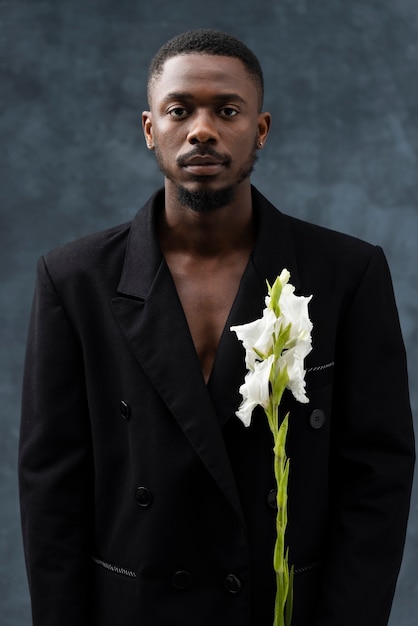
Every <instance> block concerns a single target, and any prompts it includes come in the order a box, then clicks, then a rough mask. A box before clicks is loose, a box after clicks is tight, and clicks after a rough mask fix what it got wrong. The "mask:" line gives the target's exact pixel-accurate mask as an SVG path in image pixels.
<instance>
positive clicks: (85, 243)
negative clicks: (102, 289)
mask: <svg viewBox="0 0 418 626" xmlns="http://www.w3.org/2000/svg"><path fill="white" fill-rule="evenodd" d="M130 227H131V222H130V221H129V222H125V223H123V224H119V225H117V226H113V227H111V228H107V229H105V230H101V231H98V232H95V233H90V234H88V235H84V236H83V237H79V238H78V239H75V240H73V241H69V242H67V243H65V244H63V245H61V246H59V247H57V248H54V249H52V250H50V251H49V252H47V253H46V254H45V255H44V257H43V260H44V262H45V265H46V266H47V268H48V270H49V271H50V272H51V273H54V274H59V275H60V276H61V277H65V275H70V274H74V273H77V272H85V271H89V270H92V269H94V268H96V267H97V268H99V267H103V266H104V265H107V264H109V263H112V262H113V263H114V262H115V260H116V259H117V258H118V257H122V258H123V256H124V250H125V249H126V243H127V238H128V235H129V231H130Z"/></svg>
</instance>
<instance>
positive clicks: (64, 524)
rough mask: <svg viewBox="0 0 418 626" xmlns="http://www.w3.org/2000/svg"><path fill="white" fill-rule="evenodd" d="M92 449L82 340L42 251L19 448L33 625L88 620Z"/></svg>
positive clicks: (52, 625) (79, 625) (84, 622)
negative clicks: (70, 319) (65, 308)
mask: <svg viewBox="0 0 418 626" xmlns="http://www.w3.org/2000/svg"><path fill="white" fill-rule="evenodd" d="M91 456H92V455H91V438H90V432H89V420H88V408H87V401H86V393H85V388H84V377H83V360H82V352H81V347H80V345H79V342H78V339H77V335H76V333H75V331H74V329H73V328H72V326H71V323H70V321H69V319H68V317H67V315H66V312H65V310H64V308H63V306H62V303H61V302H60V299H59V297H58V295H57V292H56V290H55V288H54V285H53V284H52V281H51V279H50V277H49V275H48V271H47V269H46V266H45V263H44V260H43V259H41V260H40V262H39V264H38V280H37V286H36V291H35V297H34V302H33V308H32V314H31V321H30V328H29V336H28V344H27V353H26V361H25V371H24V383H23V401H22V420H21V433H20V449H19V481H20V501H21V516H22V529H23V540H24V549H25V558H26V565H27V571H28V579H29V588H30V594H31V600H32V612H33V624H34V626H57V624H60V626H66V625H68V626H69V625H70V624H71V625H72V626H74V624H77V626H84V625H86V626H87V624H88V623H89V622H90V620H89V619H88V597H89V568H90V553H91V546H90V540H91V526H92V514H91V510H92V501H93V494H92V484H93V470H92V462H91Z"/></svg>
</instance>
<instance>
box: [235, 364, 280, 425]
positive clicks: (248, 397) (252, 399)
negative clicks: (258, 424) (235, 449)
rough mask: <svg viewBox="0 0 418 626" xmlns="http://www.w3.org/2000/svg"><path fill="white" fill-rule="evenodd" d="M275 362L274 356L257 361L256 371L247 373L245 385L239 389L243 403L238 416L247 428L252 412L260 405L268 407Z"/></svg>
mask: <svg viewBox="0 0 418 626" xmlns="http://www.w3.org/2000/svg"><path fill="white" fill-rule="evenodd" d="M273 361H274V356H273V355H271V356H269V358H268V359H265V360H264V361H256V362H255V364H254V369H253V370H249V371H248V372H247V374H246V376H245V380H244V383H243V384H242V385H241V387H240V389H239V391H240V394H241V395H242V398H243V401H242V403H241V406H240V407H239V409H238V411H237V413H236V415H237V417H239V419H240V420H241V421H242V422H243V424H244V425H245V426H249V425H250V423H251V415H252V412H253V410H254V409H255V407H256V406H257V405H258V404H259V405H260V406H262V407H263V408H266V407H267V405H268V402H269V394H270V390H269V377H270V370H271V366H272V364H273Z"/></svg>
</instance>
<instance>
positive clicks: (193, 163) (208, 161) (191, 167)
mask: <svg viewBox="0 0 418 626" xmlns="http://www.w3.org/2000/svg"><path fill="white" fill-rule="evenodd" d="M224 166H225V164H224V162H223V161H216V160H214V159H213V157H194V158H193V159H190V160H189V161H186V163H185V164H184V168H185V169H186V170H187V171H188V172H191V173H192V174H197V175H199V176H202V175H206V176H213V175H214V174H217V173H218V172H220V171H221V169H223V167H224Z"/></svg>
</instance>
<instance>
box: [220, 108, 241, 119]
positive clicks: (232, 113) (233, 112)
mask: <svg viewBox="0 0 418 626" xmlns="http://www.w3.org/2000/svg"><path fill="white" fill-rule="evenodd" d="M221 114H222V115H223V116H224V117H234V116H235V115H238V111H237V110H236V109H233V108H232V107H224V108H223V109H221Z"/></svg>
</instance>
